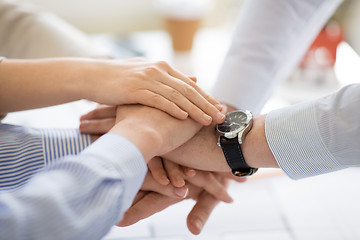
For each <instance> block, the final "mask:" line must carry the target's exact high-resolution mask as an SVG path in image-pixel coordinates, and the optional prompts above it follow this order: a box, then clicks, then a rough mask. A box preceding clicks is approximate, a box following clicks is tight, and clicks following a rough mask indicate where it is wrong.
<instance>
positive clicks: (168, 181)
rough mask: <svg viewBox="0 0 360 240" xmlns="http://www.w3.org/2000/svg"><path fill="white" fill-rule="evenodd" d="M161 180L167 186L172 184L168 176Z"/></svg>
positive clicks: (162, 177) (163, 176)
mask: <svg viewBox="0 0 360 240" xmlns="http://www.w3.org/2000/svg"><path fill="white" fill-rule="evenodd" d="M160 178H161V180H162V181H163V182H164V184H165V185H168V184H169V183H170V180H169V178H168V177H167V176H165V175H162V176H161V177H160Z"/></svg>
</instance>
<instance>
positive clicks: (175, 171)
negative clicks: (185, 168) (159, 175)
mask: <svg viewBox="0 0 360 240" xmlns="http://www.w3.org/2000/svg"><path fill="white" fill-rule="evenodd" d="M163 163H164V167H165V169H166V172H167V175H168V177H169V178H170V182H171V184H172V185H173V186H174V187H182V186H184V185H185V179H184V176H183V172H182V169H181V167H180V166H179V165H178V164H176V163H174V162H171V161H163Z"/></svg>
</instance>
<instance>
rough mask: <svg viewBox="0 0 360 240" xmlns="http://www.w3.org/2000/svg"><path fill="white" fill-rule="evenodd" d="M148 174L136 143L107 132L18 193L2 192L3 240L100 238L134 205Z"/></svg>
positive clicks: (0, 222)
mask: <svg viewBox="0 0 360 240" xmlns="http://www.w3.org/2000/svg"><path fill="white" fill-rule="evenodd" d="M146 171H147V167H146V163H145V161H144V159H143V156H142V154H141V152H140V151H139V149H138V148H137V147H136V146H135V145H134V144H133V143H132V142H130V141H129V140H127V139H126V138H123V137H121V136H118V135H115V134H106V135H104V136H103V137H101V138H100V139H99V140H97V141H96V142H95V143H94V144H92V145H91V146H89V147H88V148H87V149H86V150H84V151H83V152H82V153H81V154H79V155H77V156H68V157H66V158H65V159H63V160H62V161H58V162H56V163H54V164H51V165H49V166H47V167H46V168H44V169H43V170H42V171H39V173H38V174H36V175H35V176H34V177H33V178H31V180H30V181H29V183H28V184H26V185H25V186H24V187H23V188H21V189H19V190H18V191H16V192H9V191H4V192H0V239H52V240H56V239H59V240H60V239H101V238H102V237H103V236H104V235H105V234H106V233H107V232H108V231H109V230H110V228H111V227H112V226H113V225H114V224H116V223H117V222H118V221H119V220H120V218H121V216H122V215H123V214H124V212H125V211H126V210H127V209H128V208H129V207H130V206H131V204H132V202H133V199H134V197H135V195H136V193H137V192H138V191H139V188H140V187H141V184H142V182H143V180H144V178H145V174H146Z"/></svg>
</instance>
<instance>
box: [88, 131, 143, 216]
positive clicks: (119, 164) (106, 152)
mask: <svg viewBox="0 0 360 240" xmlns="http://www.w3.org/2000/svg"><path fill="white" fill-rule="evenodd" d="M81 156H82V157H83V158H82V159H85V161H88V159H89V158H91V159H100V160H101V164H110V165H111V167H112V168H115V169H116V171H117V172H118V173H119V175H120V176H122V179H123V184H124V193H123V198H124V199H123V200H124V205H123V206H122V208H123V209H128V208H129V207H130V206H131V204H132V202H133V200H134V197H135V195H136V193H137V192H138V191H139V189H140V187H141V185H142V183H143V181H144V179H145V175H146V172H147V165H146V163H145V160H144V158H143V155H142V153H141V152H140V150H139V149H138V148H137V147H136V146H135V145H134V144H133V143H132V142H131V141H129V140H128V139H126V138H124V137H122V136H119V135H117V134H112V133H107V134H105V135H103V136H102V137H101V138H99V139H98V140H96V142H94V143H93V144H91V146H90V147H88V148H87V149H85V150H84V151H83V152H82V153H81ZM84 156H85V157H84ZM86 156H89V158H86ZM105 160H106V163H105V162H104V161H105ZM124 211H125V210H124Z"/></svg>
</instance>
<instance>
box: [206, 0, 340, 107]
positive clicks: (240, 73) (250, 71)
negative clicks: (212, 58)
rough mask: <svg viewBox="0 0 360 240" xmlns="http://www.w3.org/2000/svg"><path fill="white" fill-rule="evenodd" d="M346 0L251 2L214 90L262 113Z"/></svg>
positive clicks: (226, 99) (227, 99)
mask: <svg viewBox="0 0 360 240" xmlns="http://www.w3.org/2000/svg"><path fill="white" fill-rule="evenodd" d="M340 2H341V0H301V1H299V0H276V1H269V0H248V1H246V2H245V4H244V7H243V9H242V14H241V15H240V18H239V20H238V24H237V27H236V29H235V33H234V36H233V41H232V44H231V46H230V49H229V51H228V53H227V55H226V57H225V60H224V63H223V66H222V68H221V69H220V73H219V76H218V78H217V81H216V83H215V86H214V88H213V90H212V93H213V95H214V96H215V97H217V98H218V99H219V100H220V101H222V102H224V103H227V104H230V105H232V106H234V107H236V108H238V109H249V110H251V111H252V112H253V113H255V114H258V113H260V111H261V109H262V107H263V105H264V104H265V102H266V101H267V100H268V99H269V97H270V95H271V93H272V91H273V89H274V87H275V85H276V84H277V83H278V82H279V81H282V80H283V79H285V78H286V77H287V76H288V75H289V74H290V73H291V71H292V70H293V69H294V67H295V66H296V65H297V64H298V62H299V60H300V59H301V57H302V56H303V54H304V53H305V51H306V49H307V48H308V47H309V45H310V44H311V42H312V41H313V39H314V38H315V37H316V35H317V34H318V32H319V31H320V29H321V28H322V27H323V26H324V24H325V23H326V21H327V20H328V19H329V18H330V16H331V15H332V13H333V12H334V11H335V9H336V8H337V6H338V5H339V4H340Z"/></svg>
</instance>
